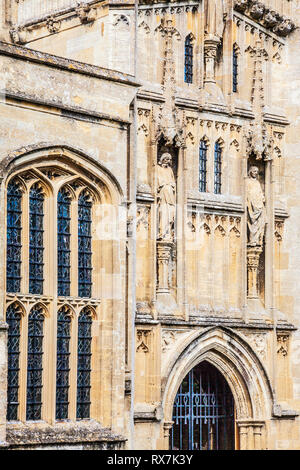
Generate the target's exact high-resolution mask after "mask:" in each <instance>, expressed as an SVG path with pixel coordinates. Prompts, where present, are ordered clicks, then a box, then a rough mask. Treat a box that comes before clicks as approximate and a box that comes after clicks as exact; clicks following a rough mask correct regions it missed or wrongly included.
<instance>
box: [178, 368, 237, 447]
mask: <svg viewBox="0 0 300 470" xmlns="http://www.w3.org/2000/svg"><path fill="white" fill-rule="evenodd" d="M173 421H174V424H173V427H172V430H171V433H170V449H172V450H177V449H179V450H182V449H186V450H233V449H234V442H235V439H234V401H233V396H232V393H231V391H230V388H229V386H228V384H227V382H226V380H225V379H224V378H223V376H222V374H221V373H220V372H219V371H218V370H217V369H216V368H215V367H214V366H212V365H210V364H209V363H208V362H202V363H200V364H199V365H197V366H196V367H194V368H193V369H192V370H191V371H190V372H189V373H188V374H187V375H186V377H185V378H184V380H183V382H182V384H181V385H180V387H179V390H178V392H177V395H176V398H175V402H174V407H173Z"/></svg>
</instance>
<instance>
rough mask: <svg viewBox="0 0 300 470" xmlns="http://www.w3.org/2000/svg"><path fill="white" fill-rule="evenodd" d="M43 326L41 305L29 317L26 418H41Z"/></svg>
mask: <svg viewBox="0 0 300 470" xmlns="http://www.w3.org/2000/svg"><path fill="white" fill-rule="evenodd" d="M43 326H44V315H43V308H42V307H41V306H36V307H34V308H33V309H32V310H31V312H30V315H29V318H28V353H27V403H26V419H27V420H38V419H41V411H42V386H43V383H42V376H43Z"/></svg>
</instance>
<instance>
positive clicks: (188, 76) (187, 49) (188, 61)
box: [184, 35, 193, 83]
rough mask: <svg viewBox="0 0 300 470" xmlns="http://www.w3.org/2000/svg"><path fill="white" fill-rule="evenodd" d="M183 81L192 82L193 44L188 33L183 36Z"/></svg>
mask: <svg viewBox="0 0 300 470" xmlns="http://www.w3.org/2000/svg"><path fill="white" fill-rule="evenodd" d="M184 81H185V82H186V83H193V44H192V40H191V36H190V35H188V36H187V37H186V38H185V45H184Z"/></svg>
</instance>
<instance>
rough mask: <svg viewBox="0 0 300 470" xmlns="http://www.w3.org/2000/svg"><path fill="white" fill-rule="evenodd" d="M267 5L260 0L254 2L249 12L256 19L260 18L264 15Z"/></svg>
mask: <svg viewBox="0 0 300 470" xmlns="http://www.w3.org/2000/svg"><path fill="white" fill-rule="evenodd" d="M264 11H265V6H264V4H263V3H260V2H252V3H251V6H250V9H249V13H250V16H251V17H252V18H253V19H254V20H260V19H261V18H262V17H263V14H264Z"/></svg>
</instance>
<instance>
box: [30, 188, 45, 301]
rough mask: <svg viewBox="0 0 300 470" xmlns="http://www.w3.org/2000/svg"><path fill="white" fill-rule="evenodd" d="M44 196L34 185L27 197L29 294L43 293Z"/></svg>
mask: <svg viewBox="0 0 300 470" xmlns="http://www.w3.org/2000/svg"><path fill="white" fill-rule="evenodd" d="M43 235H44V194H43V190H42V188H41V187H40V186H39V184H38V183H35V184H34V185H33V186H32V188H31V190H30V195H29V292H30V293H31V294H42V293H43V282H44V279H43V270H44V263H43V259H44V242H43Z"/></svg>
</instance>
